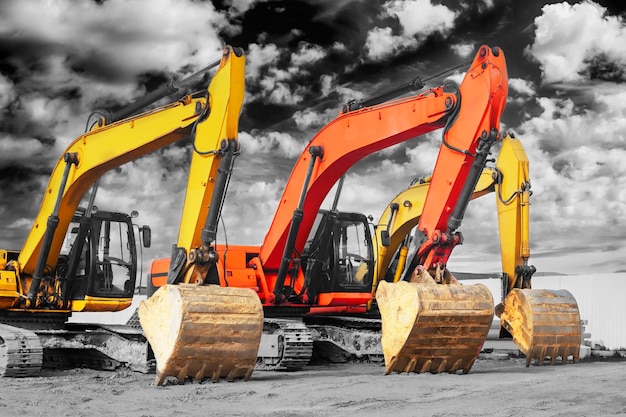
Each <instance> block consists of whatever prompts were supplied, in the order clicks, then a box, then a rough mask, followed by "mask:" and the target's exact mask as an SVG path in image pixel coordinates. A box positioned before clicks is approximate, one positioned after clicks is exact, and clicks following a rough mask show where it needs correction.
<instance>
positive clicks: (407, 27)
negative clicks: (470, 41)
mask: <svg viewBox="0 0 626 417" xmlns="http://www.w3.org/2000/svg"><path fill="white" fill-rule="evenodd" d="M383 10H384V14H385V15H387V16H392V17H395V18H397V19H398V21H399V22H400V27H401V33H400V34H399V35H394V34H393V31H392V29H391V28H390V27H382V28H381V27H375V28H374V29H372V30H371V31H370V32H369V33H368V34H367V40H366V44H365V49H366V51H367V59H369V60H372V61H379V60H382V59H385V58H387V57H389V56H392V55H394V54H396V53H397V52H399V51H403V50H406V49H414V48H416V47H417V46H418V45H419V44H420V42H422V41H423V40H424V39H426V38H427V37H428V36H430V35H432V34H434V33H439V34H441V35H443V36H445V35H446V34H447V33H448V32H449V31H450V30H451V29H452V28H453V26H454V20H455V19H456V14H455V12H453V11H452V10H450V9H448V8H447V7H446V6H444V5H433V4H432V3H431V2H430V0H416V1H399V0H392V1H388V2H386V3H385V4H384V5H383Z"/></svg>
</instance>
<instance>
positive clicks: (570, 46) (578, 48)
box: [526, 0, 626, 83]
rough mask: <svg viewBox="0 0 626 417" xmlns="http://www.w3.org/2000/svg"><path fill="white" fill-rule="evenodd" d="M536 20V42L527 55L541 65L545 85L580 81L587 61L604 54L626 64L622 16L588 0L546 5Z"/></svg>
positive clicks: (611, 59)
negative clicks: (608, 11)
mask: <svg viewBox="0 0 626 417" xmlns="http://www.w3.org/2000/svg"><path fill="white" fill-rule="evenodd" d="M542 12H543V13H542V14H541V15H540V16H538V17H536V18H535V26H536V30H535V41H534V43H533V44H532V45H530V46H528V47H527V49H526V52H527V53H528V54H530V55H531V56H532V57H533V58H535V59H536V60H537V61H538V62H539V64H540V65H541V68H542V71H543V81H544V82H546V83H554V82H561V81H563V82H571V81H580V80H582V79H583V78H584V76H583V75H581V73H583V72H584V71H585V70H587V69H588V68H589V62H586V60H589V59H592V58H597V57H598V56H600V55H604V56H605V58H606V59H608V61H609V62H611V63H615V64H617V65H619V66H624V65H626V26H625V24H624V21H623V19H622V18H621V17H616V16H608V15H607V14H606V13H607V10H606V8H604V7H602V6H600V5H598V4H597V3H594V2H592V1H589V0H586V1H583V2H580V3H576V4H572V5H570V4H568V3H566V2H563V3H557V4H549V5H545V6H544V7H543V8H542Z"/></svg>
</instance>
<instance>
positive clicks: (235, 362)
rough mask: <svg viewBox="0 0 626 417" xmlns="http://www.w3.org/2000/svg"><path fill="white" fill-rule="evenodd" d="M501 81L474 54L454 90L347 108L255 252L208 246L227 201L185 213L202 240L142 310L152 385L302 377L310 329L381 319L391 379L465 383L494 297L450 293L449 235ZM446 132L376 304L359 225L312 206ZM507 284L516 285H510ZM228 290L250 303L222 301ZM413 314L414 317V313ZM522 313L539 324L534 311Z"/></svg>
mask: <svg viewBox="0 0 626 417" xmlns="http://www.w3.org/2000/svg"><path fill="white" fill-rule="evenodd" d="M507 83H508V77H507V70H506V63H505V58H504V54H503V52H502V51H501V50H500V49H499V48H497V47H496V48H490V47H488V46H481V47H480V48H479V50H478V53H477V55H476V57H475V58H474V60H473V62H472V63H471V66H470V68H469V70H468V71H467V73H466V75H465V77H464V79H463V82H462V83H461V85H460V86H458V87H455V86H441V87H436V88H431V89H429V90H428V91H426V92H424V93H422V94H417V95H411V96H408V97H406V98H400V99H395V100H389V98H390V97H391V96H393V97H398V96H399V95H402V94H404V93H407V92H410V91H412V90H415V89H419V88H421V87H422V85H421V83H420V82H419V81H418V80H416V81H414V82H412V83H409V84H408V85H406V86H403V87H402V88H400V89H397V90H394V91H393V92H391V93H390V94H384V95H382V96H380V97H377V98H374V99H371V100H368V101H366V102H361V103H356V102H351V103H349V104H348V105H346V106H345V108H344V109H343V111H342V112H341V114H340V115H339V116H338V117H337V118H335V119H334V120H332V121H331V122H330V123H328V124H327V125H326V126H325V127H323V128H322V129H321V130H320V131H319V132H318V133H317V135H315V137H314V138H313V139H312V140H311V141H310V142H309V143H308V144H307V146H306V148H305V150H304V151H303V153H302V154H301V155H300V157H299V158H298V160H297V161H296V164H295V166H294V168H293V170H292V172H291V175H290V177H289V180H288V181H287V184H286V187H285V190H284V192H283V195H282V197H281V199H280V201H279V205H278V208H277V211H276V213H275V216H274V219H273V221H272V224H271V226H270V229H269V231H268V232H267V234H266V235H265V239H264V242H263V244H262V245H261V246H236V245H228V244H218V243H217V242H216V224H217V219H218V217H219V215H220V212H221V203H222V202H223V199H224V195H223V193H217V191H216V193H215V194H213V195H211V198H212V203H211V204H209V207H210V209H208V210H207V209H206V208H205V209H204V211H196V212H190V213H191V215H187V213H186V212H185V211H184V212H183V216H182V219H181V231H182V230H183V229H187V228H188V227H187V225H188V224H191V222H193V224H194V225H195V224H196V222H197V219H198V215H200V218H205V219H206V221H205V225H204V227H203V228H202V232H201V233H200V231H199V229H194V230H196V233H198V234H200V235H201V236H198V238H196V239H194V240H193V241H191V240H186V241H181V239H180V236H179V243H178V244H177V245H175V246H174V248H173V252H172V257H171V259H170V260H169V262H167V261H160V265H161V268H163V267H165V266H167V268H166V269H167V278H166V279H165V282H166V283H165V285H163V286H161V287H160V288H159V289H158V290H156V292H155V293H154V294H153V295H152V296H151V297H150V298H149V299H147V300H145V301H143V302H142V303H141V304H140V307H139V318H140V322H141V326H142V328H143V330H144V333H145V334H146V337H147V338H148V340H149V342H150V344H151V346H152V348H153V349H154V352H155V357H156V361H157V381H156V382H157V384H161V383H163V382H164V381H165V379H166V378H167V377H175V378H178V379H179V380H182V379H185V378H187V377H193V378H196V379H202V378H206V377H209V378H212V379H213V380H217V379H219V378H222V377H224V378H227V379H234V378H238V377H242V378H249V377H250V375H251V373H252V371H253V369H254V367H255V366H256V365H257V364H256V361H257V360H258V359H257V357H258V358H261V360H263V358H269V359H270V361H268V363H266V364H265V365H267V366H269V367H271V368H272V369H298V368H301V367H302V366H303V365H304V364H306V363H307V362H308V360H309V358H310V356H311V354H312V349H313V342H312V332H313V331H315V330H316V327H315V326H319V325H320V323H321V324H322V325H323V326H327V325H328V324H329V322H328V321H327V320H331V321H335V322H337V321H338V322H340V323H339V326H338V327H339V328H341V329H345V328H346V327H347V326H348V325H349V323H351V322H358V323H361V322H362V321H363V320H368V319H370V318H376V319H381V318H382V326H383V329H382V332H383V333H382V334H383V336H382V338H383V350H385V347H384V346H385V339H386V338H387V339H390V340H391V342H390V343H388V345H389V346H391V347H390V348H389V349H387V350H389V352H390V353H389V354H387V353H385V360H386V362H387V371H388V372H392V371H407V372H408V371H415V372H425V371H430V372H456V371H457V370H462V371H463V372H469V370H470V368H471V366H472V364H473V363H474V361H475V359H476V357H477V356H478V353H479V351H480V349H481V347H482V344H483V342H484V340H485V338H486V336H487V333H488V330H489V328H490V325H491V322H492V319H493V311H494V306H493V298H492V296H491V293H490V292H489V290H487V289H486V288H485V287H484V286H481V285H450V284H451V282H450V280H449V279H448V277H449V273H447V269H446V264H447V261H448V258H449V256H450V254H451V252H452V250H453V248H454V247H455V246H456V245H457V244H459V243H461V242H462V236H461V234H460V232H458V231H457V229H458V227H459V226H460V223H461V220H462V218H463V215H464V212H465V209H466V207H467V205H468V202H469V200H470V198H471V196H472V193H473V191H474V189H475V186H476V183H477V181H478V179H479V177H480V175H481V173H482V171H483V168H484V167H485V164H486V163H487V161H488V156H489V154H490V150H491V147H492V145H493V144H494V143H496V142H498V141H500V140H501V137H500V132H499V129H500V116H501V114H502V111H503V109H504V106H505V102H506V98H507V91H508V85H507ZM441 128H443V140H442V146H441V148H440V151H439V155H438V158H437V161H436V164H435V168H434V171H433V174H432V179H431V183H430V187H429V191H428V194H427V197H426V200H425V202H424V206H423V211H422V214H421V216H420V219H419V226H418V229H419V230H420V233H421V234H422V235H423V238H424V242H423V243H422V244H421V245H420V247H419V249H418V250H417V252H416V254H415V256H414V257H413V259H412V260H411V262H410V264H409V265H410V266H409V268H408V269H407V270H408V271H409V273H408V274H407V276H406V278H405V279H404V280H402V281H400V282H397V283H386V282H381V283H380V284H381V285H378V288H377V290H376V293H375V294H376V299H375V303H372V300H373V291H372V289H373V282H372V274H371V272H368V271H372V270H373V268H374V258H373V250H372V244H371V243H368V242H371V236H370V234H369V230H368V227H367V220H366V219H365V220H363V219H360V220H359V219H356V220H355V218H350V217H348V218H346V217H341V216H339V215H338V214H337V212H336V210H335V209H334V208H335V207H336V205H334V207H333V209H331V210H330V211H328V212H320V210H319V209H320V206H321V204H322V202H323V201H324V199H325V198H326V196H327V195H328V193H329V192H330V190H331V188H332V187H333V186H334V185H335V184H336V183H337V181H338V180H339V179H340V177H342V176H343V174H344V173H345V172H346V171H347V170H348V169H349V168H350V167H351V166H352V165H354V164H355V163H356V162H358V161H359V160H361V159H362V158H364V157H365V156H367V155H370V154H372V153H374V152H376V151H378V150H381V149H384V148H386V147H389V146H392V145H395V144H398V143H401V142H404V141H408V140H411V139H414V138H417V137H419V136H421V135H424V134H426V133H428V132H431V131H433V130H436V129H441ZM231 168H232V165H228V166H226V167H224V169H223V170H221V171H220V174H218V177H217V178H216V182H217V183H220V184H227V183H228V179H229V178H230V171H231ZM193 169H194V168H193V162H192V171H193ZM220 175H221V177H220ZM190 185H191V183H190ZM216 190H217V188H216ZM220 191H223V192H225V191H226V188H225V187H220ZM188 194H189V191H188ZM205 214H206V216H205ZM320 214H321V216H320ZM192 228H193V227H192ZM418 267H420V268H421V269H422V270H424V271H426V272H429V273H430V274H432V275H434V276H435V279H433V282H435V284H434V285H431V283H430V282H427V283H415V282H408V281H410V279H411V277H410V275H411V273H412V271H414V270H416V269H418ZM509 279H510V280H511V282H512V283H513V285H511V287H515V286H516V285H518V281H517V280H516V279H515V278H512V277H510V278H509ZM207 284H208V285H207ZM383 284H386V285H383ZM407 286H408V287H407ZM385 287H386V289H385ZM396 287H397V289H398V291H395V288H396ZM234 289H238V290H242V289H246V290H248V294H245V292H238V293H237V296H236V297H232V298H229V293H230V292H231V290H234ZM232 293H233V294H235V292H234V291H233V292H232ZM250 294H254V295H255V296H256V297H254V299H253V298H251V297H250V296H249V295H250ZM543 295H546V296H547V295H553V293H549V294H548V293H542V294H539V299H540V301H541V300H543V299H544V298H545V297H542V296H543ZM557 298H558V295H557ZM539 303H540V304H541V302H539ZM372 304H374V305H375V308H373V307H372ZM409 304H415V305H416V306H417V307H418V308H413V309H412V310H409V309H407V308H406V307H407V306H408V305H409ZM505 304H506V302H505ZM260 305H262V316H263V318H264V320H263V334H262V335H261V336H259V327H258V319H257V318H258V316H257V315H258V311H259V306H260ZM440 306H445V308H440ZM399 309H402V310H403V311H405V312H407V313H408V314H405V315H404V317H402V323H400V321H401V320H400V317H397V316H394V313H393V312H394V311H398V310H399ZM525 313H528V315H530V316H533V311H532V310H530V309H527V310H526V311H525ZM248 318H251V319H250V320H248ZM353 319H354V320H353ZM358 323H357V327H358V325H359V324H358ZM397 323H400V324H401V327H398V326H397V325H396V324H397ZM511 323H512V327H517V326H521V325H523V324H524V323H523V322H521V321H511ZM347 324H348V325H347ZM444 329H447V330H444ZM521 331H522V332H523V331H525V330H521ZM557 333H558V329H555V331H554V332H553V334H557ZM355 343H357V344H360V343H359V342H358V341H356V342H355ZM557 344H558V343H557ZM257 353H258V355H257Z"/></svg>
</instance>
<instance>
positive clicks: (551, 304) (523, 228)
mask: <svg viewBox="0 0 626 417" xmlns="http://www.w3.org/2000/svg"><path fill="white" fill-rule="evenodd" d="M528 166H529V162H528V158H527V157H526V153H525V152H524V149H523V147H522V145H521V142H520V141H519V140H517V139H514V138H510V139H509V140H506V141H503V143H502V149H501V150H500V157H499V158H498V162H497V164H496V167H497V172H498V176H497V184H496V195H497V198H496V202H497V210H498V227H499V231H500V252H501V256H502V303H501V304H498V305H497V306H496V309H495V313H496V315H497V316H498V317H500V324H501V329H500V337H512V338H513V341H514V342H515V345H516V346H517V347H518V348H519V350H520V351H521V352H522V353H523V354H524V355H525V356H526V366H529V365H530V363H531V361H532V360H533V359H537V362H538V363H539V364H542V363H543V362H544V360H545V359H546V358H549V359H550V362H551V364H553V365H554V364H555V363H556V361H557V359H558V358H560V359H561V362H562V363H563V364H565V363H567V361H568V358H569V357H571V358H572V361H573V362H577V361H578V358H579V356H580V343H581V333H582V327H581V322H580V313H579V310H578V304H577V302H576V299H575V298H574V296H573V295H572V294H571V293H570V292H569V291H567V290H565V289H561V290H548V289H532V286H531V279H532V275H533V274H534V273H535V267H534V266H532V265H529V264H528V259H529V257H530V245H529V218H530V213H529V211H530V194H531V191H530V179H529V175H528V169H529V168H528Z"/></svg>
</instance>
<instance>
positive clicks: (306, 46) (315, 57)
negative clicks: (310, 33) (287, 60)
mask: <svg viewBox="0 0 626 417" xmlns="http://www.w3.org/2000/svg"><path fill="white" fill-rule="evenodd" d="M325 56H326V52H324V49H322V47H321V46H319V45H312V44H310V43H306V42H302V43H300V45H299V46H298V50H297V51H296V52H293V53H292V54H291V64H292V65H295V66H296V67H301V66H305V65H311V64H313V65H314V64H315V63H316V62H317V61H319V60H321V59H322V58H324V57H325Z"/></svg>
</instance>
